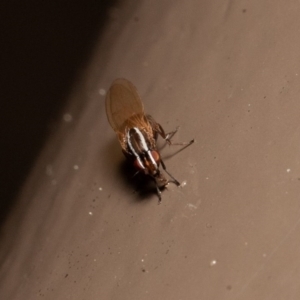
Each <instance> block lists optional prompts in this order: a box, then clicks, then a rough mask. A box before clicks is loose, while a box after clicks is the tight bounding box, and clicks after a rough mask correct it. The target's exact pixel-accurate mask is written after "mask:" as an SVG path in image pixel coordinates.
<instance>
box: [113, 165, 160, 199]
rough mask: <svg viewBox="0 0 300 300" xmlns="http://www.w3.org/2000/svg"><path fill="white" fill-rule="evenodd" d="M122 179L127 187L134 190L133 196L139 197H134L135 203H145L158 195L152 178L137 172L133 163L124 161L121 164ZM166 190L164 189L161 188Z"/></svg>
mask: <svg viewBox="0 0 300 300" xmlns="http://www.w3.org/2000/svg"><path fill="white" fill-rule="evenodd" d="M119 172H120V177H121V178H122V180H123V181H124V183H125V184H126V185H127V186H131V187H132V188H133V192H132V193H133V194H135V195H137V197H133V200H135V201H145V200H150V199H151V198H153V195H155V193H156V187H155V184H154V182H153V180H151V178H150V176H147V175H145V174H143V173H141V172H137V171H136V168H134V166H133V165H132V162H130V161H128V160H126V159H124V160H123V161H122V162H121V163H120V164H119ZM161 190H164V188H161Z"/></svg>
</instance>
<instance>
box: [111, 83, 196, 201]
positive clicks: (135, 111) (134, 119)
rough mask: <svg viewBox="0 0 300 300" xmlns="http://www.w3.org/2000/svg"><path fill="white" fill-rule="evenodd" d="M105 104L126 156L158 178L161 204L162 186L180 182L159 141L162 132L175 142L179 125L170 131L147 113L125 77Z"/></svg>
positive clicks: (166, 139)
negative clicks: (170, 168) (167, 164)
mask: <svg viewBox="0 0 300 300" xmlns="http://www.w3.org/2000/svg"><path fill="white" fill-rule="evenodd" d="M105 106H106V114H107V118H108V122H109V123H110V125H111V127H112V128H113V130H114V131H115V132H116V134H117V137H118V139H119V142H120V144H121V147H122V151H123V153H124V155H125V157H126V158H127V159H129V160H130V161H131V162H132V163H133V165H134V167H135V168H136V169H137V172H141V173H143V174H145V175H148V176H149V177H150V178H151V179H152V180H153V181H154V183H155V186H156V191H157V195H158V198H159V203H160V202H161V189H163V188H165V187H166V185H167V184H168V183H169V182H172V183H174V184H176V185H177V186H179V185H180V183H179V182H178V181H177V180H176V179H175V178H174V177H173V176H172V175H171V174H170V173H169V172H168V171H167V169H166V166H165V164H164V162H163V160H162V159H161V156H160V153H159V151H158V149H157V146H156V141H157V138H158V135H160V136H161V137H162V138H163V139H165V141H166V142H167V143H168V144H173V143H172V142H171V138H172V137H173V136H174V134H175V133H176V132H177V129H178V128H177V129H176V130H174V131H172V132H170V133H167V134H166V133H165V131H164V130H163V128H162V126H161V125H160V124H159V123H157V122H156V121H155V120H154V119H153V118H152V117H151V116H150V115H146V114H145V112H144V107H143V103H142V101H141V99H140V96H139V95H138V92H137V89H136V88H135V86H134V85H133V84H132V83H131V82H130V81H129V80H127V79H124V78H121V79H116V80H115V81H113V83H112V85H111V87H110V89H109V91H108V93H107V95H106V99H105ZM193 142H194V140H191V141H190V142H189V143H177V145H184V146H185V147H187V146H189V145H191V144H192V143H193ZM160 165H161V166H162V168H163V170H164V171H165V172H166V173H167V174H168V175H169V176H170V178H171V180H167V179H166V178H165V177H164V175H163V174H162V173H161V171H160V169H159V167H160Z"/></svg>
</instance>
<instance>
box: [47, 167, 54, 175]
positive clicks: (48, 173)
mask: <svg viewBox="0 0 300 300" xmlns="http://www.w3.org/2000/svg"><path fill="white" fill-rule="evenodd" d="M46 174H47V175H48V176H52V175H53V168H52V165H47V166H46Z"/></svg>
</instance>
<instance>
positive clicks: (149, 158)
mask: <svg viewBox="0 0 300 300" xmlns="http://www.w3.org/2000/svg"><path fill="white" fill-rule="evenodd" d="M125 140H126V150H125V153H126V154H127V155H126V156H127V157H130V158H131V159H132V160H133V161H134V166H135V167H136V168H137V170H139V171H141V172H143V173H144V174H146V175H150V176H152V177H153V178H155V177H156V176H157V175H158V174H159V164H160V155H159V153H158V151H157V150H156V148H155V141H154V139H153V136H151V135H150V134H149V133H148V132H146V131H145V130H143V129H140V128H138V127H132V128H129V129H128V130H126V136H125Z"/></svg>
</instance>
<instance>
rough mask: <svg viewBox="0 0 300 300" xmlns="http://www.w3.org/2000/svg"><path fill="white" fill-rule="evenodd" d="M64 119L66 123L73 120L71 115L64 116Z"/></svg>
mask: <svg viewBox="0 0 300 300" xmlns="http://www.w3.org/2000/svg"><path fill="white" fill-rule="evenodd" d="M63 119H64V121H65V122H71V121H72V120H73V117H72V115H71V114H64V116H63Z"/></svg>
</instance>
